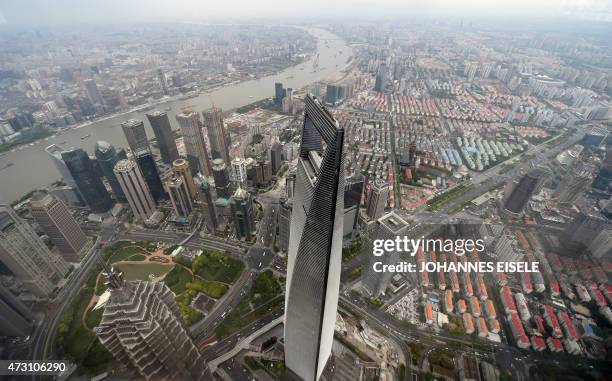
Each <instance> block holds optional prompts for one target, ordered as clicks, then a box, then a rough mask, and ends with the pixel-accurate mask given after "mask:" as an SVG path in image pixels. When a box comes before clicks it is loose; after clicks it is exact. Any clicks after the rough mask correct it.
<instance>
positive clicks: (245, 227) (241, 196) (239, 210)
mask: <svg viewBox="0 0 612 381" xmlns="http://www.w3.org/2000/svg"><path fill="white" fill-rule="evenodd" d="M230 210H231V212H232V221H233V222H234V229H235V231H236V238H238V239H244V240H246V241H250V240H251V239H252V238H253V233H254V232H255V220H254V216H253V200H252V199H251V195H250V194H249V192H247V191H245V190H244V189H242V188H238V189H236V192H235V193H234V194H233V195H232V197H231V198H230Z"/></svg>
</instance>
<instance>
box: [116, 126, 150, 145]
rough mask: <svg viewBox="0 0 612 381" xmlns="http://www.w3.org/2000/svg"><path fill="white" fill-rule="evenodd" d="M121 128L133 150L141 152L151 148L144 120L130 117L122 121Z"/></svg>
mask: <svg viewBox="0 0 612 381" xmlns="http://www.w3.org/2000/svg"><path fill="white" fill-rule="evenodd" d="M121 128H122V129H123V133H124V134H125V139H126V140H127V142H128V145H129V146H130V149H131V150H132V152H140V151H142V150H149V149H150V148H149V139H148V138H147V133H146V131H145V127H144V123H143V122H142V120H137V119H130V120H126V121H125V122H123V123H121Z"/></svg>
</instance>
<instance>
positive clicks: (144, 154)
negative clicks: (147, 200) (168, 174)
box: [134, 150, 167, 203]
mask: <svg viewBox="0 0 612 381" xmlns="http://www.w3.org/2000/svg"><path fill="white" fill-rule="evenodd" d="M134 156H135V157H136V162H137V163H138V167H139V168H140V171H141V172H142V176H143V177H144V179H145V181H146V182H147V186H148V187H149V191H151V194H152V195H153V198H154V199H155V202H157V203H159V202H161V201H163V200H166V198H167V197H166V192H165V191H164V185H163V184H162V181H161V178H160V177H159V171H158V170H157V165H156V164H155V159H153V154H151V151H149V150H142V151H140V152H135V153H134Z"/></svg>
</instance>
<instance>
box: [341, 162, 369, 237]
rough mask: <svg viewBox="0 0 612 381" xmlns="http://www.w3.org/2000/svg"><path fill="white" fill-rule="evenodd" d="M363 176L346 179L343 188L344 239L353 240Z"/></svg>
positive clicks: (358, 175)
mask: <svg viewBox="0 0 612 381" xmlns="http://www.w3.org/2000/svg"><path fill="white" fill-rule="evenodd" d="M363 184H364V176H363V175H361V174H356V175H353V176H351V177H349V178H347V179H346V183H345V186H344V233H343V236H344V238H345V239H349V240H350V239H353V238H354V236H355V231H356V228H357V220H358V219H359V218H358V217H359V206H360V205H361V197H362V194H363Z"/></svg>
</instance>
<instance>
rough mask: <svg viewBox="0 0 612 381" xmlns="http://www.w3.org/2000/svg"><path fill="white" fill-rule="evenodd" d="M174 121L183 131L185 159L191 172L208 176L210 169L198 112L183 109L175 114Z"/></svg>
mask: <svg viewBox="0 0 612 381" xmlns="http://www.w3.org/2000/svg"><path fill="white" fill-rule="evenodd" d="M176 121H177V122H178V124H179V126H180V127H181V131H182V133H183V143H184V144H185V151H186V152H187V161H189V166H190V167H191V170H192V172H196V173H197V172H200V173H202V174H203V175H204V176H206V177H208V176H210V175H211V174H212V169H211V167H210V161H209V159H208V151H207V150H206V142H205V141H204V135H203V134H202V127H201V126H200V120H199V119H198V114H197V113H195V112H193V111H185V112H182V113H180V114H178V115H177V116H176Z"/></svg>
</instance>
